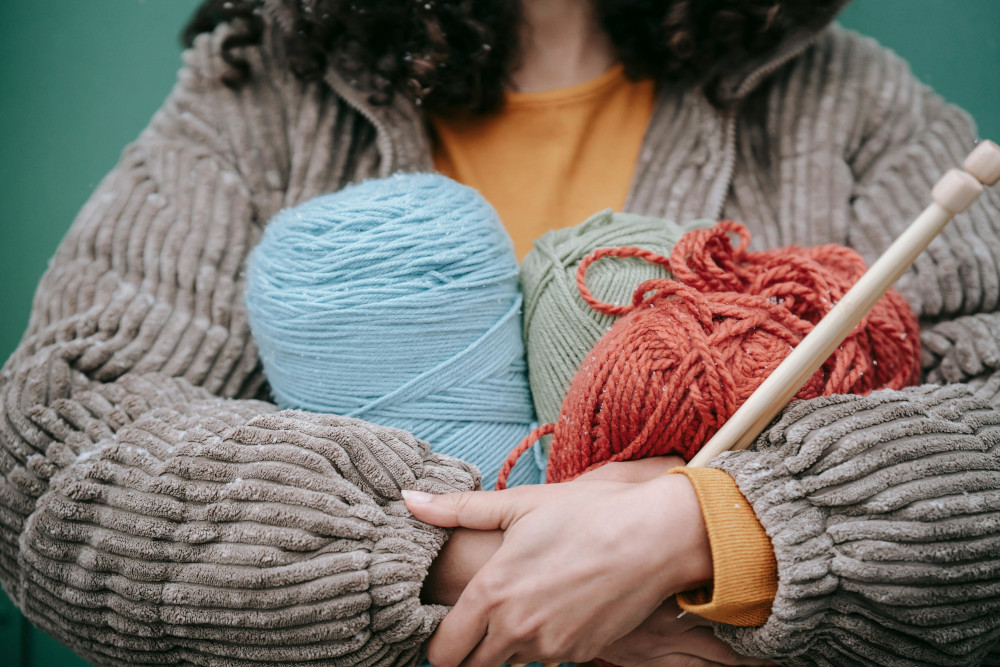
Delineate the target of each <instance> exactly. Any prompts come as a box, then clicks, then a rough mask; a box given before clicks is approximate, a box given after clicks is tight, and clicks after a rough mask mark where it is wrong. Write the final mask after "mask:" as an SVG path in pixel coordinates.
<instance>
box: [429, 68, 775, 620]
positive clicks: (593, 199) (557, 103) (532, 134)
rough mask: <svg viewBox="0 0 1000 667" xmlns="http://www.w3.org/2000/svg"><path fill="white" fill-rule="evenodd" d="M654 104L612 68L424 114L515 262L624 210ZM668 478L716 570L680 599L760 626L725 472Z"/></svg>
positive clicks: (755, 557) (752, 534)
mask: <svg viewBox="0 0 1000 667" xmlns="http://www.w3.org/2000/svg"><path fill="white" fill-rule="evenodd" d="M655 98H656V88H655V85H654V84H653V82H652V81H648V80H647V81H631V80H629V79H628V78H627V77H626V76H625V73H624V69H623V68H622V67H621V66H620V65H618V66H616V67H613V68H612V69H610V70H608V71H607V72H606V73H605V74H603V75H601V76H600V77H598V78H596V79H594V80H592V81H588V82H586V83H582V84H579V85H576V86H571V87H569V88H560V89H558V90H551V91H546V92H541V93H509V94H508V95H507V98H506V103H505V104H504V106H503V108H502V109H501V110H500V111H499V112H497V113H494V114H490V115H486V116H472V115H466V116H458V117H452V116H449V117H432V118H431V124H432V126H433V130H434V135H435V143H434V164H435V167H436V168H437V170H438V171H440V172H441V173H443V174H445V175H446V176H450V177H451V178H453V179H455V180H457V181H459V182H461V183H465V184H466V185H469V186H471V187H474V188H476V189H477V190H479V192H480V193H482V195H483V196H484V197H486V199H487V200H488V201H489V202H490V203H491V204H493V206H494V207H495V208H496V209H497V212H498V213H499V214H500V219H501V220H503V222H504V225H505V226H506V228H507V231H508V232H509V233H510V235H511V238H512V239H513V240H514V247H515V249H516V250H517V255H518V258H523V257H524V256H525V255H526V254H527V253H528V251H529V250H530V249H531V246H532V243H534V241H535V239H537V238H538V237H540V236H541V235H543V234H544V233H545V232H547V231H550V230H552V229H559V228H562V227H569V226H572V225H575V224H577V223H579V222H582V221H583V220H585V219H586V218H587V217H589V216H590V215H591V214H593V213H596V212H597V211H599V210H602V209H605V208H613V209H616V210H621V209H622V208H623V206H624V204H625V198H626V197H627V196H628V192H629V186H630V184H631V181H632V172H633V171H634V168H635V164H636V162H637V161H638V158H639V150H640V149H641V147H642V140H643V136H644V134H645V131H646V126H647V125H648V124H649V119H650V116H651V115H652V113H653V107H654V105H655ZM673 472H679V473H682V474H684V475H686V476H687V477H688V478H689V479H690V480H691V483H692V485H693V486H694V489H695V492H696V493H697V494H698V500H699V503H700V504H701V508H702V514H703V515H704V518H705V525H706V528H707V530H708V538H709V543H710V546H711V550H712V564H713V568H714V576H713V584H712V588H711V590H698V591H691V592H688V593H684V594H682V595H678V596H677V597H678V602H679V603H680V605H681V606H682V607H683V608H684V609H687V610H688V611H691V612H693V613H697V614H698V615H700V616H703V617H705V618H709V619H712V620H716V621H720V622H723V623H728V624H730V625H743V626H758V625H762V624H763V623H764V622H765V621H766V620H767V618H768V616H769V614H770V610H771V603H772V601H773V600H774V595H775V592H776V591H777V567H776V564H775V558H774V551H773V548H772V546H771V542H770V540H769V539H768V537H767V534H766V533H765V532H764V529H763V528H762V527H761V525H760V522H759V521H757V518H756V516H755V515H754V513H753V509H752V508H751V507H750V505H749V503H748V502H747V501H746V499H745V498H744V497H743V494H741V493H740V491H739V489H738V488H737V486H736V483H735V482H734V481H733V479H732V477H730V476H729V475H727V474H726V473H724V472H721V471H719V470H714V469H706V468H701V469H687V468H682V469H678V470H675V471H673Z"/></svg>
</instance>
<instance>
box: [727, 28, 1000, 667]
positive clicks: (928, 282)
mask: <svg viewBox="0 0 1000 667" xmlns="http://www.w3.org/2000/svg"><path fill="white" fill-rule="evenodd" d="M837 35H838V36H837V37H836V39H832V41H831V40H827V42H828V44H827V46H828V45H829V43H834V44H835V48H833V49H829V50H828V51H826V52H822V51H821V53H820V54H819V55H820V56H821V57H823V58H825V59H826V60H824V62H834V61H836V62H850V63H852V65H851V67H848V68H846V70H845V71H846V72H847V76H849V77H852V80H855V81H857V80H863V81H865V82H866V83H865V85H864V86H863V88H864V91H865V93H866V94H868V95H869V96H870V97H868V98H865V99H859V100H855V101H854V103H853V104H852V105H851V108H852V109H853V110H854V111H855V112H856V113H859V114H861V117H860V118H858V119H855V120H851V119H849V118H840V117H838V118H837V122H843V123H848V124H850V123H853V124H854V125H853V127H848V128H847V129H845V128H843V127H841V128H837V131H838V133H841V134H843V135H845V136H848V138H849V139H850V141H851V142H852V143H851V145H849V146H848V154H847V155H846V156H845V161H846V163H847V164H849V165H850V168H851V170H852V172H853V177H854V179H855V181H856V185H855V187H854V192H853V196H852V199H851V202H850V206H851V215H852V220H851V226H850V243H851V245H852V246H854V247H855V248H856V249H858V250H859V251H861V252H862V254H863V255H865V257H866V259H867V260H868V261H872V260H873V259H874V258H875V257H877V256H878V254H880V253H881V252H882V251H883V250H884V249H885V248H886V247H887V246H888V245H889V243H891V241H892V240H893V239H894V238H895V237H896V236H897V235H898V234H899V233H900V232H901V230H902V229H903V227H904V226H905V225H906V224H907V223H908V222H909V221H910V220H911V219H912V218H913V217H915V216H916V215H917V214H918V213H919V212H920V211H921V210H922V209H923V208H924V206H926V204H927V203H928V201H929V192H930V189H931V187H932V186H933V184H934V183H935V181H936V180H937V178H938V177H939V176H940V175H941V174H942V173H943V172H944V171H945V170H946V169H947V168H949V167H951V166H954V165H958V164H961V161H962V159H963V158H964V156H965V155H966V153H967V152H968V151H969V150H970V149H971V148H972V146H973V145H974V137H975V130H974V127H973V125H972V122H971V120H970V119H969V117H968V115H967V114H965V113H964V112H962V111H960V110H959V109H957V108H955V107H953V106H950V105H947V104H945V103H944V102H943V101H942V100H941V99H940V98H939V97H937V96H936V95H934V94H933V93H932V92H931V91H930V90H929V89H927V88H926V87H925V86H923V85H921V84H920V83H919V82H917V81H916V80H915V79H914V78H913V77H912V75H911V74H910V73H909V70H908V68H907V67H906V65H905V63H904V62H902V61H901V60H900V59H899V58H897V57H896V56H894V55H892V54H889V53H887V52H885V51H883V50H881V49H880V48H878V47H877V46H876V45H875V44H874V42H871V40H862V39H860V38H857V37H845V36H844V35H843V33H842V32H838V33H837ZM822 48H827V47H826V46H824V47H822ZM838 59H839V60H838ZM851 59H853V60H851ZM855 66H856V67H857V69H852V68H853V67H855ZM816 85H818V86H825V87H826V88H825V89H822V90H819V91H814V92H815V94H816V95H819V96H830V97H831V98H832V96H834V95H836V94H838V93H837V91H836V90H832V88H836V86H837V85H838V82H837V80H836V78H835V77H830V78H828V79H825V80H822V81H819V80H817V84H816ZM810 94H812V93H810ZM831 131H832V130H831ZM897 287H898V289H899V290H900V292H901V293H902V294H903V295H904V296H905V297H906V298H907V299H908V300H909V301H910V303H911V304H912V305H913V307H914V309H915V310H916V312H917V314H918V316H919V317H920V319H921V322H922V337H921V342H922V346H923V359H922V365H923V371H924V376H925V378H926V379H927V380H928V381H929V382H933V383H938V384H928V385H926V386H923V387H920V388H915V389H909V390H905V391H890V390H885V391H878V392H875V393H873V394H871V395H870V396H867V397H857V396H831V397H822V398H817V399H813V400H809V401H800V402H795V403H793V404H791V405H790V406H789V407H788V408H787V409H786V410H785V411H784V413H783V415H782V416H781V417H780V418H779V419H778V420H777V421H776V423H775V424H773V425H772V426H771V427H770V428H769V429H768V430H767V431H766V432H765V433H764V434H762V435H761V436H760V438H759V439H758V440H757V442H756V444H755V447H754V448H753V449H752V450H748V451H742V452H730V453H727V454H724V455H722V456H720V457H718V458H716V459H715V460H714V461H713V462H712V463H711V465H712V467H715V468H717V469H719V470H721V471H724V472H726V473H727V474H729V475H731V476H732V477H733V479H734V480H735V482H736V485H737V486H738V487H739V490H740V491H741V492H742V494H743V495H744V496H745V497H746V499H747V500H748V501H749V502H750V504H751V505H752V507H753V510H754V513H755V514H756V516H757V518H758V520H759V521H760V523H761V525H762V526H763V528H764V530H765V531H766V532H767V535H768V536H769V537H770V539H771V542H772V544H773V546H774V553H775V559H776V563H777V571H778V588H777V592H776V596H775V599H774V603H773V606H772V609H771V614H770V616H769V617H768V619H767V621H766V622H765V623H764V624H763V625H761V626H760V627H735V626H733V625H725V624H719V625H717V626H716V632H717V633H718V634H719V635H720V636H721V637H723V638H724V639H725V640H727V641H728V642H729V643H730V644H731V645H732V646H733V647H734V649H735V650H736V651H737V652H740V653H742V654H745V655H752V656H757V657H762V658H767V659H771V660H776V661H778V662H780V663H781V664H787V665H870V664H893V665H928V664H934V665H945V664H946V665H977V664H979V663H980V662H981V661H982V660H983V658H984V656H986V655H987V654H988V653H989V651H990V648H991V647H992V646H993V645H995V644H997V642H998V641H1000V594H998V591H1000V555H998V554H1000V548H998V546H997V545H998V544H1000V447H998V445H1000V394H998V389H1000V353H998V352H997V350H998V349H1000V334H998V332H1000V314H998V312H997V311H998V309H1000V192H998V191H997V189H996V188H993V189H988V190H987V192H986V193H985V194H984V195H983V196H982V197H981V198H980V200H979V201H978V202H977V203H976V204H975V205H974V206H973V207H972V208H971V209H970V210H969V211H968V212H967V213H965V214H963V215H960V216H957V217H956V218H955V220H954V221H953V222H952V223H951V224H950V225H949V227H948V228H946V230H945V231H944V232H943V233H942V234H941V236H939V237H938V238H937V239H936V240H935V241H934V242H933V243H932V244H931V246H930V248H928V250H927V252H925V253H924V254H923V255H921V257H920V258H919V259H918V260H917V262H916V264H915V265H914V267H913V268H912V269H911V270H910V271H909V272H908V273H907V274H906V275H905V276H904V277H903V278H902V279H901V281H900V282H899V283H898V284H897ZM943 383H954V384H943Z"/></svg>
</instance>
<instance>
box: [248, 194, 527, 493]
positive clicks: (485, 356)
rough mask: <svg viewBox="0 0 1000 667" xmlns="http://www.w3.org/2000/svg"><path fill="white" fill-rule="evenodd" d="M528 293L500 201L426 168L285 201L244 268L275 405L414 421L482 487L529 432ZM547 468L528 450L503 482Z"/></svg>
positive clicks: (398, 424)
mask: <svg viewBox="0 0 1000 667" xmlns="http://www.w3.org/2000/svg"><path fill="white" fill-rule="evenodd" d="M521 303H522V299H521V291H520V289H519V288H518V266H517V258H516V257H515V255H514V247H513V245H512V244H511V240H510V237H509V236H508V235H507V232H506V231H504V228H503V224H502V223H501V222H500V219H499V218H498V217H497V214H496V212H495V211H494V210H493V207H491V206H490V205H489V203H487V202H486V200H485V199H483V198H482V197H481V196H480V195H479V194H478V193H477V192H476V191H475V190H473V189H472V188H468V187H465V186H464V185H460V184H458V183H456V182H455V181H452V180H451V179H448V178H445V177H444V176H439V175H435V174H408V175H397V176H391V177H389V178H383V179H373V180H370V181H367V182H366V183H362V184H360V185H355V186H351V187H348V188H345V189H343V190H341V191H340V192H336V193H333V194H329V195H323V196H322V197H317V198H315V199H311V200H309V201H308V202H305V203H304V204H300V205H299V206H296V207H294V208H290V209H287V210H285V211H282V212H281V213H280V214H278V215H277V216H276V217H275V219H274V220H272V221H271V222H270V223H269V224H268V227H267V229H266V231H265V232H264V236H263V238H262V239H261V241H260V243H259V244H258V245H257V247H256V248H255V249H254V251H253V253H252V254H251V256H250V261H249V265H248V270H247V309H248V316H249V321H250V329H251V331H252V332H253V335H254V339H255V340H256V341H257V345H258V347H259V348H260V356H261V361H262V362H263V364H264V371H265V373H266V375H267V380H268V383H269V384H270V386H271V393H272V395H273V396H274V399H275V402H276V403H277V404H278V406H280V407H283V408H297V409H302V410H311V411H313V412H326V413H333V414H340V415H345V416H348V417H357V418H360V419H365V420H367V421H371V422H374V423H376V424H383V425H385V426H392V427H395V428H401V429H403V430H405V431H409V432H411V433H413V434H414V435H416V436H417V437H418V438H420V439H422V440H425V441H426V442H428V443H429V444H430V446H431V449H432V450H433V451H435V452H438V453H440V454H447V455H449V456H455V457H457V458H460V459H462V460H464V461H467V462H469V463H472V464H474V465H475V466H476V467H478V468H479V471H480V472H481V473H482V476H483V481H484V483H485V484H486V485H487V486H488V487H489V488H492V487H493V484H494V483H495V481H496V475H497V471H498V470H499V469H500V466H501V464H502V463H503V461H504V459H505V458H506V456H507V452H509V451H510V449H511V448H512V447H514V446H515V445H516V444H517V443H519V442H520V441H521V440H522V439H523V438H524V437H525V436H526V435H527V434H528V433H529V432H530V431H531V429H532V428H534V409H533V407H532V405H531V391H530V389H529V388H528V369H527V365H526V364H525V360H524V344H523V342H522V340H521ZM536 449H537V450H540V449H541V448H540V447H539V448H536ZM539 456H540V452H539ZM543 469H544V463H543V462H540V461H539V460H538V459H536V458H534V457H532V456H526V457H525V460H524V461H523V462H521V464H520V465H519V466H517V467H516V468H515V469H514V471H513V473H512V475H511V478H510V479H511V485H514V484H519V483H521V484H523V483H532V484H537V483H540V482H541V481H542V480H543V479H544V472H543Z"/></svg>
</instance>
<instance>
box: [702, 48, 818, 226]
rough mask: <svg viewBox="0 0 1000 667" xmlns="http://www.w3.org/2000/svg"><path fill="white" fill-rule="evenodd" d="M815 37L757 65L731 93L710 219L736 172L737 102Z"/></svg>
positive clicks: (723, 200)
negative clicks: (732, 103)
mask: <svg viewBox="0 0 1000 667" xmlns="http://www.w3.org/2000/svg"><path fill="white" fill-rule="evenodd" d="M815 41H816V39H815V37H814V38H813V39H809V40H805V41H803V42H802V43H801V44H798V45H796V47H795V48H793V49H791V50H789V51H788V53H785V54H784V55H782V56H781V57H780V58H778V59H776V60H773V61H771V62H769V63H767V64H766V65H763V66H761V67H759V68H758V69H756V70H754V71H753V72H752V73H751V74H750V75H749V76H747V78H746V79H744V80H743V83H741V84H740V85H739V87H738V88H737V89H736V92H735V93H734V94H733V98H734V99H736V100H737V106H736V107H734V108H733V109H731V110H729V111H728V112H727V117H726V138H725V147H724V148H723V151H724V155H723V158H722V174H723V177H722V182H721V183H720V184H719V186H718V190H717V191H716V193H714V194H713V196H712V198H711V201H712V205H711V207H710V208H709V211H710V213H711V215H710V216H709V217H710V218H711V219H712V220H718V219H719V218H721V217H722V210H723V209H724V208H725V206H726V199H728V195H729V188H731V187H732V185H733V176H734V174H735V172H736V130H737V125H736V119H737V115H738V111H739V104H741V103H742V102H743V98H744V97H746V96H747V95H748V94H749V93H750V91H751V90H753V89H754V88H756V87H757V84H758V83H760V81H761V80H762V79H764V78H765V77H767V76H769V75H770V74H772V73H774V71H775V70H777V69H778V68H780V67H782V66H783V65H784V64H785V63H787V62H788V61H789V60H792V59H793V58H796V57H797V56H799V55H800V54H801V53H802V52H803V51H805V50H806V49H808V48H809V47H810V46H812V45H813V42H815Z"/></svg>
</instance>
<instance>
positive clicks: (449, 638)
mask: <svg viewBox="0 0 1000 667" xmlns="http://www.w3.org/2000/svg"><path fill="white" fill-rule="evenodd" d="M473 580H474V579H473ZM470 588H472V587H471V584H470V586H469V587H466V590H465V592H463V593H462V595H461V596H460V597H459V598H458V602H456V603H455V606H454V607H452V609H451V611H449V612H448V614H447V615H446V616H445V617H444V620H442V621H441V624H440V625H438V627H437V630H435V632H434V635H433V636H432V637H431V640H430V642H429V643H428V644H427V661H428V662H430V663H431V664H432V665H434V667H457V666H458V665H460V664H462V662H463V661H464V660H465V659H466V658H467V657H468V656H469V654H470V653H472V651H473V650H474V649H475V648H476V645H477V644H478V643H479V642H480V641H481V640H482V639H483V638H484V637H485V636H486V631H487V628H488V627H489V617H488V616H487V614H486V607H485V606H483V605H482V604H480V603H479V599H478V598H479V596H478V595H477V594H476V593H475V590H474V589H473V591H472V592H469V591H470ZM497 664H500V663H497Z"/></svg>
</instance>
